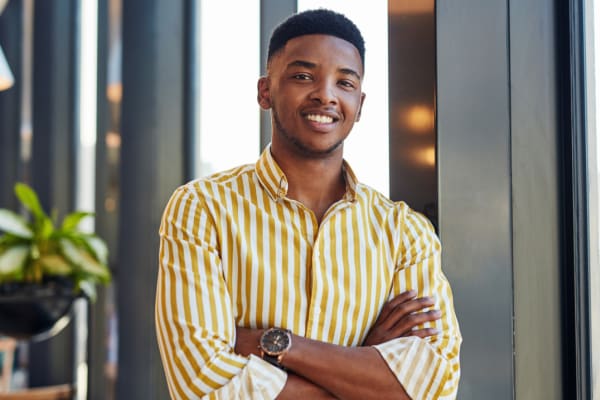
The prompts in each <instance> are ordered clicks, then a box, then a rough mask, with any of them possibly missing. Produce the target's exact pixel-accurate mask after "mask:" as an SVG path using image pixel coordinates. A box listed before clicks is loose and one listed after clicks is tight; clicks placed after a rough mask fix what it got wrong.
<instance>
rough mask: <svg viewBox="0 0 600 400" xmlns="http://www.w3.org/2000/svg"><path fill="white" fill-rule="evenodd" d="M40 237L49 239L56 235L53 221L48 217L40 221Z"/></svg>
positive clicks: (43, 217)
mask: <svg viewBox="0 0 600 400" xmlns="http://www.w3.org/2000/svg"><path fill="white" fill-rule="evenodd" d="M39 224H40V225H39V235H40V237H41V238H43V239H48V238H49V237H50V236H52V233H54V224H53V223H52V220H51V219H50V218H48V217H47V216H45V215H44V216H42V218H41V220H39Z"/></svg>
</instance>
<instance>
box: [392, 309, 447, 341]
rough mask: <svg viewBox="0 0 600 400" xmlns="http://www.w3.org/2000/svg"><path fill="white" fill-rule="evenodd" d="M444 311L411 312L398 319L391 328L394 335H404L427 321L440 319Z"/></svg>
mask: <svg viewBox="0 0 600 400" xmlns="http://www.w3.org/2000/svg"><path fill="white" fill-rule="evenodd" d="M441 316H442V313H441V311H440V310H431V311H427V312H418V313H414V314H410V315H408V316H405V317H404V318H401V319H400V320H398V322H397V323H396V325H394V327H393V328H392V329H391V331H392V332H393V333H394V335H397V336H403V335H406V334H407V333H409V332H410V331H411V330H413V329H414V328H415V327H417V326H419V325H422V324H424V323H426V322H433V321H436V320H438V319H440V318H441Z"/></svg>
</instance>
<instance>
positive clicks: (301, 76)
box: [294, 74, 310, 81]
mask: <svg viewBox="0 0 600 400" xmlns="http://www.w3.org/2000/svg"><path fill="white" fill-rule="evenodd" d="M294 79H297V80H300V81H307V80H309V79H310V75H308V74H296V75H294Z"/></svg>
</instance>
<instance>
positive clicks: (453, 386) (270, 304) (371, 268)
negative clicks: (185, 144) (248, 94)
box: [156, 148, 462, 399]
mask: <svg viewBox="0 0 600 400" xmlns="http://www.w3.org/2000/svg"><path fill="white" fill-rule="evenodd" d="M344 173H345V178H346V186H347V190H346V194H345V195H344V197H343V198H342V199H341V200H339V201H338V202H336V203H335V204H333V205H332V206H331V207H330V208H329V210H328V211H327V212H326V214H325V215H324V217H323V219H322V221H321V223H320V224H319V223H318V222H317V220H316V218H315V216H314V214H313V213H312V212H311V211H310V210H309V209H308V208H307V207H305V206H304V205H303V204H301V203H300V202H298V201H295V200H292V199H289V198H287V197H286V194H287V180H286V177H285V175H284V174H283V172H282V171H281V169H280V168H279V166H278V165H277V163H276V162H275V160H274V159H273V157H272V156H271V153H270V149H269V148H267V149H266V150H265V151H264V152H263V154H262V155H261V157H260V159H259V160H258V162H257V163H256V164H252V165H246V166H242V167H239V168H235V169H232V170H229V171H226V172H222V173H219V174H215V175H213V176H210V177H208V178H205V179H201V180H196V181H193V182H190V183H188V184H186V185H184V186H182V187H180V188H178V189H177V190H176V191H175V193H174V194H173V196H172V198H171V200H170V201H169V203H168V205H167V207H166V209H165V212H164V215H163V219H162V224H161V228H160V268H159V275H158V284H157V297H156V329H157V336H158V342H159V347H160V352H161V357H162V361H163V366H164V369H165V373H166V376H167V381H168V385H169V390H170V393H171V396H172V397H173V398H177V399H193V398H201V397H203V396H206V397H207V398H212V399H233V398H236V399H237V398H240V399H273V398H275V397H276V396H277V394H278V393H279V392H280V391H281V390H282V388H283V386H284V384H285V380H286V373H285V372H283V371H281V370H280V369H278V368H276V367H274V366H272V365H270V364H268V363H266V362H265V361H263V360H262V359H260V358H259V357H256V356H250V357H244V356H241V355H239V354H236V353H235V352H234V346H235V327H236V326H242V327H248V328H268V327H273V326H277V327H282V328H287V329H290V330H291V331H292V332H293V333H295V334H297V335H302V336H305V337H307V338H310V339H315V340H320V341H324V342H329V343H334V344H338V345H343V346H360V345H361V343H362V342H363V341H364V339H365V337H366V336H367V334H368V332H369V329H370V327H371V326H372V325H373V324H374V322H375V320H376V319H377V316H378V314H379V312H380V310H381V309H382V307H383V305H384V304H385V303H386V301H388V300H390V299H391V298H393V297H394V296H396V295H398V294H400V293H402V292H404V291H406V290H409V289H414V290H416V291H417V292H418V295H419V296H435V298H436V305H435V308H437V309H440V310H441V312H442V318H441V319H440V320H438V321H435V322H432V323H427V324H426V325H425V326H423V327H435V328H438V329H439V330H440V331H441V334H439V335H436V336H433V337H429V338H426V339H420V338H417V337H406V338H405V337H402V338H398V339H394V340H391V341H389V342H386V343H383V344H381V345H378V346H375V347H376V348H377V350H378V351H379V352H380V353H381V355H382V357H383V359H384V360H385V362H386V363H387V364H388V366H389V368H390V369H391V371H393V372H394V373H395V375H396V377H397V378H398V380H399V382H400V383H401V384H402V385H403V387H404V389H405V390H406V391H407V393H408V394H409V395H410V396H411V398H413V399H438V398H444V399H446V398H448V399H449V398H455V397H456V390H457V386H458V380H459V376H460V367H459V348H460V343H461V340H462V339H461V335H460V332H459V328H458V323H457V320H456V316H455V313H454V308H453V303H452V293H451V290H450V286H449V284H448V282H447V280H446V278H445V276H444V274H443V273H442V270H441V266H440V264H441V262H440V261H441V260H440V251H441V248H440V243H439V240H438V239H437V237H436V235H435V233H434V230H433V228H432V226H431V224H430V223H429V221H428V220H427V219H426V218H425V217H423V216H421V215H420V214H418V213H416V212H414V211H412V210H411V209H410V208H409V207H408V206H407V205H406V204H405V203H403V202H392V201H391V200H389V199H387V198H386V197H384V196H383V195H381V194H380V193H378V192H376V191H375V190H373V189H371V188H369V187H368V186H365V185H363V184H360V183H358V182H357V180H356V178H355V176H354V174H353V173H352V170H351V169H350V167H349V166H348V164H347V163H345V162H344Z"/></svg>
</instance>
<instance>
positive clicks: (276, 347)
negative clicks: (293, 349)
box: [260, 329, 290, 355]
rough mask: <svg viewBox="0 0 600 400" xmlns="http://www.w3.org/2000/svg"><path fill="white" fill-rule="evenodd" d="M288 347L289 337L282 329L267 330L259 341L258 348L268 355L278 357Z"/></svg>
mask: <svg viewBox="0 0 600 400" xmlns="http://www.w3.org/2000/svg"><path fill="white" fill-rule="evenodd" d="M289 345H290V336H289V334H288V333H287V332H286V331H284V330H283V329H269V330H267V331H266V332H265V333H264V334H263V336H262V338H261V339H260V347H261V348H262V349H263V350H264V351H265V352H266V353H267V354H269V355H279V354H280V353H281V352H283V351H284V350H286V349H287V348H288V346H289Z"/></svg>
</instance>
